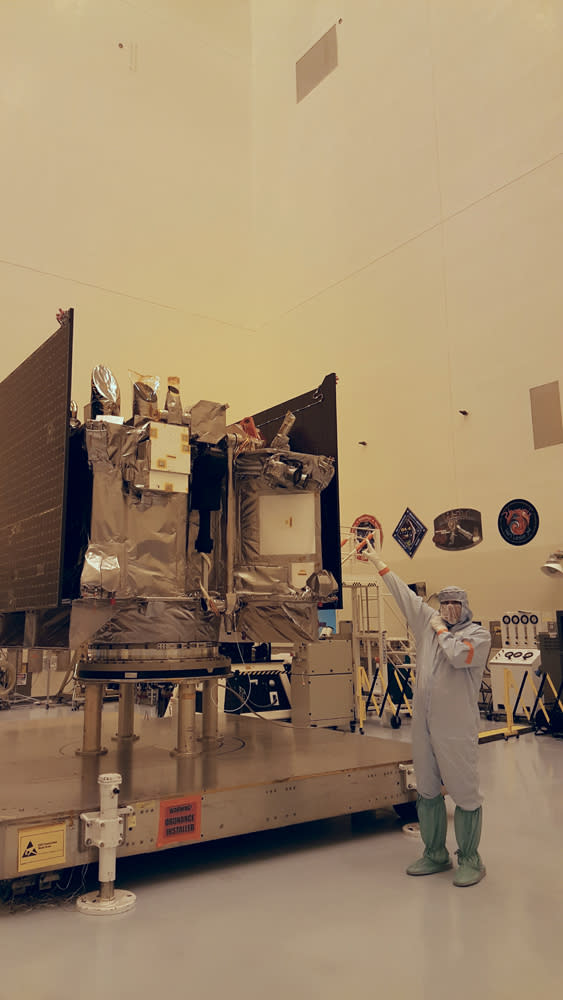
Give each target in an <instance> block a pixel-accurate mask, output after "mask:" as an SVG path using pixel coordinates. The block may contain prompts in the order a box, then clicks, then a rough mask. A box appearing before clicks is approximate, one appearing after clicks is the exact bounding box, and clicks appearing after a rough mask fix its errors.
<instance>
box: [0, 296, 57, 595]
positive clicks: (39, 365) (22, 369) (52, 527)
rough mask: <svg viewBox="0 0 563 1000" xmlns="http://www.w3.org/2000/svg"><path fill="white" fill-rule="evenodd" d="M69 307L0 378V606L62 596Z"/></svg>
mask: <svg viewBox="0 0 563 1000" xmlns="http://www.w3.org/2000/svg"><path fill="white" fill-rule="evenodd" d="M72 327H73V310H72V309H70V310H69V311H68V313H67V314H66V315H65V318H64V320H63V322H62V324H61V326H60V329H59V330H57V331H56V333H54V334H53V335H52V336H51V337H49V339H48V340H46V341H45V342H44V343H43V344H42V345H41V347H39V348H38V349H37V350H36V351H34V353H33V354H31V355H30V357H29V358H27V359H26V360H25V361H24V362H22V364H21V365H20V366H19V367H18V368H16V369H15V371H13V372H12V374H11V375H8V377H7V378H6V379H4V381H3V382H2V383H0V611H23V610H37V609H40V608H49V607H55V606H56V605H57V604H58V603H59V599H60V596H61V581H62V566H63V537H64V531H63V526H64V523H65V513H66V512H65V498H66V477H67V467H68V438H69V408H70V380H71V364H72Z"/></svg>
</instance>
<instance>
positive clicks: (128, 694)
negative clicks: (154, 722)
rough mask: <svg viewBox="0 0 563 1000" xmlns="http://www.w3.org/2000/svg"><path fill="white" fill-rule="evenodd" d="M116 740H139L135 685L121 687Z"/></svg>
mask: <svg viewBox="0 0 563 1000" xmlns="http://www.w3.org/2000/svg"><path fill="white" fill-rule="evenodd" d="M112 739H114V740H130V741H131V742H133V741H134V740H138V739H139V737H138V736H136V735H135V685H134V684H120V685H119V707H118V716H117V733H116V734H115V736H112Z"/></svg>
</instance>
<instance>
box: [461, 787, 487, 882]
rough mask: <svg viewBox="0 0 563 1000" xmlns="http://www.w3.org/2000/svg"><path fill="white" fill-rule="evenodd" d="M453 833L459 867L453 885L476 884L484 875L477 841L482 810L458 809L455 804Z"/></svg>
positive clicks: (479, 833)
mask: <svg viewBox="0 0 563 1000" xmlns="http://www.w3.org/2000/svg"><path fill="white" fill-rule="evenodd" d="M454 824H455V835H456V838H457V842H458V844H459V850H458V851H457V852H456V853H457V856H458V862H459V868H458V869H457V871H456V873H455V877H454V885H457V886H468V885H477V883H478V882H480V881H481V879H482V878H484V877H485V875H486V869H485V866H484V864H483V862H482V861H481V857H480V855H479V851H478V850H477V848H478V847H479V841H480V839H481V828H482V825H483V810H482V808H481V806H479V808H478V809H471V810H470V809H460V807H459V806H456V811H455V816H454Z"/></svg>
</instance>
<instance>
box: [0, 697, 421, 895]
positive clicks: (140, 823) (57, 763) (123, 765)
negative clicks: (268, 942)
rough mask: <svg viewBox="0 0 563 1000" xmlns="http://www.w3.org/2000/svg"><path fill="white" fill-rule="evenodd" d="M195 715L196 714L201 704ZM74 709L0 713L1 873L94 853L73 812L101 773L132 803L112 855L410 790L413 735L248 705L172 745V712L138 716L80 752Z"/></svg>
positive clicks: (347, 808)
mask: <svg viewBox="0 0 563 1000" xmlns="http://www.w3.org/2000/svg"><path fill="white" fill-rule="evenodd" d="M198 720H199V722H201V717H200V716H198ZM82 722H83V716H82V713H81V712H69V713H68V715H65V716H62V717H59V718H52V717H50V718H45V719H26V720H23V719H21V718H18V714H17V713H16V712H15V711H14V713H13V714H10V717H9V718H6V717H4V718H1V719H0V880H5V879H14V878H18V877H22V876H25V875H31V874H34V873H37V874H39V873H41V872H44V871H52V870H58V869H62V868H69V867H74V866H77V865H84V864H87V863H90V862H95V861H97V851H96V850H95V849H93V848H88V847H86V845H85V843H84V835H83V829H82V828H83V824H82V823H81V821H80V814H81V813H82V812H84V811H86V810H97V809H98V808H99V788H98V784H97V778H98V775H99V774H103V773H108V772H119V773H120V774H121V775H122V776H123V784H122V786H121V792H120V796H119V803H120V805H131V806H133V807H134V814H133V815H132V816H131V817H130V818H129V819H128V820H127V827H126V840H125V843H124V844H123V846H122V847H120V848H118V852H117V853H118V858H119V857H123V856H125V855H134V854H142V853H148V852H152V851H155V850H162V849H165V848H167V847H176V846H178V845H180V844H188V843H196V842H201V841H206V840H215V839H219V838H222V837H231V836H234V835H238V834H245V833H251V832H254V831H257V830H267V829H271V828H274V827H283V826H289V825H292V824H296V823H304V822H308V821H310V820H317V819H324V818H328V817H332V816H338V815H343V814H347V813H354V812H360V811H362V810H367V809H376V808H380V807H383V806H387V807H390V806H393V805H398V804H400V803H404V802H408V801H410V800H412V799H413V798H414V797H415V792H413V791H407V786H406V781H405V772H403V771H401V770H400V768H399V764H401V763H405V764H406V763H410V762H411V760H412V752H411V747H410V744H409V743H405V742H402V741H401V742H399V741H395V740H389V739H378V738H372V737H365V736H359V735H355V734H352V733H341V732H335V731H332V730H327V729H296V728H293V727H291V726H290V725H286V724H283V723H272V722H268V721H266V720H261V719H256V718H248V717H244V716H238V715H234V716H223V717H222V718H221V719H220V741H219V743H218V744H214V745H213V746H211V747H210V748H207V747H205V746H204V744H203V742H202V741H198V743H197V753H196V755H194V756H192V757H180V758H173V757H172V756H171V755H170V751H171V749H172V748H173V747H174V744H175V739H176V721H175V720H174V719H171V718H164V719H156V718H155V719H140V718H138V717H136V718H135V723H136V730H137V733H138V734H139V736H140V739H139V740H138V741H137V742H133V741H131V740H129V741H118V742H116V741H115V740H113V739H112V737H113V736H114V734H115V731H116V728H117V715H116V713H115V712H114V711H113V712H105V713H104V717H103V730H102V732H103V744H104V746H105V747H107V748H108V752H107V754H106V755H105V756H102V757H78V756H76V750H77V749H78V748H79V747H80V745H81V739H82Z"/></svg>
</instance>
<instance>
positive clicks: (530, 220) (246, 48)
mask: <svg viewBox="0 0 563 1000" xmlns="http://www.w3.org/2000/svg"><path fill="white" fill-rule="evenodd" d="M2 21H3V30H2V32H1V33H0V55H1V62H0V80H1V81H2V97H3V105H2V137H3V190H4V209H3V218H2V226H1V227H0V261H1V262H0V280H1V282H2V305H3V331H4V335H3V353H2V359H1V362H0V377H4V375H6V374H8V373H9V372H10V371H11V370H12V369H13V368H14V367H15V365H17V364H18V363H19V362H20V361H21V360H23V358H25V357H26V356H27V355H28V354H29V353H30V351H32V350H33V349H34V348H35V347H36V346H37V345H38V344H39V343H40V341H41V340H42V339H44V337H45V336H46V335H47V334H48V333H49V332H51V330H52V329H53V328H54V323H53V322H52V320H54V312H55V309H56V308H57V306H68V305H74V306H75V307H76V321H77V322H76V337H75V363H74V394H75V396H76V398H77V399H78V401H79V403H80V404H81V405H82V404H83V403H84V402H86V398H87V386H88V380H89V372H90V369H91V367H92V366H93V365H94V364H97V363H100V362H101V363H104V364H108V365H110V366H112V367H113V368H114V370H115V373H116V375H117V377H118V379H119V381H120V383H121V385H122V391H123V396H124V399H125V405H124V408H125V409H127V407H128V406H129V399H130V394H129V391H128V388H129V387H128V376H127V370H128V368H133V369H136V370H137V371H141V372H143V373H149V372H151V373H152V372H155V373H157V374H159V375H160V377H161V378H162V379H165V378H166V376H167V375H168V374H179V375H180V376H181V378H182V393H183V398H184V402H186V403H191V402H193V401H194V400H195V399H198V398H206V397H207V398H211V399H219V400H221V401H226V402H229V403H230V404H231V411H230V415H231V416H232V417H233V418H234V417H240V416H241V415H242V414H243V413H244V412H245V411H247V410H248V409H252V410H254V411H256V410H260V409H262V408H264V407H267V406H269V405H271V404H272V403H273V402H275V401H277V400H280V399H284V398H287V397H290V396H294V395H295V394H298V393H299V392H302V391H304V390H306V389H309V388H311V387H312V386H313V385H315V384H318V382H320V380H321V378H322V376H323V375H324V374H325V373H326V372H330V371H336V372H337V374H338V375H339V377H340V383H339V414H340V485H341V511H342V520H343V523H344V524H346V523H349V522H351V521H352V520H353V519H354V517H356V516H357V515H358V514H361V513H364V512H373V513H375V514H376V515H378V516H379V517H380V518H381V520H382V521H383V524H384V528H385V533H386V541H385V548H384V553H385V555H386V556H387V558H388V560H389V562H390V563H391V564H392V565H393V566H394V567H396V568H397V569H398V571H399V572H401V573H402V574H403V575H404V576H405V577H407V578H408V579H409V580H426V582H427V585H428V588H429V590H433V589H435V588H436V587H437V586H439V585H441V584H443V583H449V582H452V581H454V582H458V583H461V584H464V585H467V587H468V588H469V589H470V590H471V592H472V598H473V603H474V605H475V610H476V612H477V614H478V615H479V616H482V617H483V618H487V617H498V614H499V613H500V612H501V611H502V610H504V609H505V608H507V607H511V606H512V607H514V606H516V607H537V608H539V609H546V610H552V609H553V608H555V607H561V606H563V594H560V590H559V589H558V588H557V581H555V582H553V581H552V580H550V579H548V578H547V577H544V576H543V575H541V574H540V573H539V571H538V566H539V564H540V563H541V562H542V561H543V559H544V557H545V555H546V554H547V552H548V551H549V550H550V549H551V548H552V547H553V546H554V545H558V544H563V524H562V520H563V518H562V515H561V502H560V492H561V490H562V487H563V476H562V474H561V465H562V458H563V451H562V449H563V445H555V446H551V447H546V448H542V449H540V450H535V449H534V444H533V437H532V425H531V419H530V402H529V389H530V387H532V386H538V385H542V384H544V383H546V382H552V381H558V380H560V379H561V378H562V376H563V346H562V343H561V337H560V324H561V315H562V305H563V302H562V298H563V291H562V288H563V283H562V282H561V279H560V275H559V270H560V268H559V261H560V259H561V250H562V246H561V244H562V242H563V210H562V209H563V206H562V200H563V194H562V192H563V157H562V153H563V127H562V124H563V30H562V28H563V8H562V7H561V4H560V3H559V2H558V0H544V2H542V3H541V4H540V3H538V2H537V0H518V2H517V0H473V2H472V3H471V4H469V5H468V4H466V3H462V2H461V0H459V2H457V0H456V2H451V0H402V2H401V3H397V2H395V0H344V2H341V3H337V2H336V0H253V2H251V0H208V2H206V3H202V2H199V0H182V2H180V0H159V2H158V3H157V2H156V0H127V2H126V0H96V2H94V0H76V2H61V0H57V2H55V0H51V2H47V3H46V2H40V0H6V2H5V3H4V4H3V5H2ZM340 21H341V22H342V23H339V22H340ZM332 25H336V31H337V38H338V66H337V68H336V69H335V70H334V71H333V72H331V73H330V75H328V76H327V77H326V78H325V79H324V80H323V81H322V82H321V83H320V84H319V86H318V87H316V88H315V89H313V90H312V91H311V93H309V94H308V96H307V97H305V98H304V99H303V100H302V101H301V102H300V103H299V104H298V103H297V102H296V91H295V64H296V62H297V60H298V59H300V57H301V56H303V55H304V53H306V52H307V50H308V49H309V48H310V46H311V45H312V44H313V43H315V42H316V41H317V39H319V38H320V36H322V35H323V33H324V32H326V31H327V30H328V29H330V28H331V26H332ZM121 46H122V47H121ZM47 388H48V387H46V389H47ZM462 409H465V410H467V411H468V414H467V416H463V415H462V414H460V413H459V411H460V410H462ZM360 441H366V442H367V444H366V445H360V444H359V443H358V442H360ZM517 497H522V498H525V499H528V500H530V501H532V502H533V503H534V504H535V505H536V507H537V508H538V510H539V514H540V529H539V532H538V534H537V536H536V538H535V540H534V541H532V542H531V543H530V544H528V545H526V546H524V547H523V548H513V547H511V546H509V545H507V544H506V543H505V542H504V541H502V539H501V538H500V536H499V534H498V531H497V526H496V521H497V515H498V512H499V510H500V508H501V506H502V505H503V503H504V502H505V501H508V500H511V499H512V498H517ZM406 506H409V507H411V508H412V509H413V510H414V512H415V513H416V514H417V515H418V517H419V518H420V519H421V520H422V521H423V522H424V523H425V524H426V525H427V527H428V529H429V531H428V534H427V536H426V538H425V540H424V542H423V543H422V546H421V547H420V549H419V551H418V553H417V554H416V556H415V557H414V559H413V560H412V561H411V560H409V559H408V558H407V557H406V556H403V555H402V554H401V550H400V548H399V546H398V545H397V544H396V542H395V541H393V539H392V537H391V536H392V531H393V528H394V527H395V525H396V523H397V521H398V519H399V517H400V515H401V514H402V512H403V510H404V509H405V507H406ZM457 506H468V507H474V508H477V509H478V510H480V511H481V512H482V514H483V531H484V540H483V542H482V543H481V544H480V545H478V546H477V547H476V548H475V549H472V550H470V551H468V552H465V553H464V552H450V553H445V552H439V551H438V550H437V549H436V548H435V547H434V545H433V544H432V541H431V534H432V523H433V518H434V517H435V516H436V515H437V514H439V513H441V512H442V511H444V510H447V509H450V508H453V507H457ZM356 568H357V571H358V573H359V574H361V573H366V572H367V571H366V570H365V568H364V567H362V566H360V565H358V566H357V567H356Z"/></svg>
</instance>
